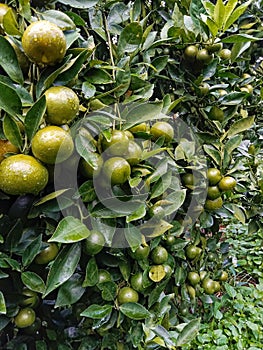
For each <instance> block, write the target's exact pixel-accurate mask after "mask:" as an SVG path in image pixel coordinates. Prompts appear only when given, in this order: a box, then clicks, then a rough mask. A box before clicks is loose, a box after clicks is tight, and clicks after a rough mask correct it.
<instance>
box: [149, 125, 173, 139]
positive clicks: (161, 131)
mask: <svg viewBox="0 0 263 350" xmlns="http://www.w3.org/2000/svg"><path fill="white" fill-rule="evenodd" d="M150 133H151V134H152V138H153V140H157V139H158V138H159V137H164V141H165V142H170V141H172V139H173V138H174V129H173V127H172V125H170V124H169V123H167V122H156V123H154V124H153V125H152V126H151V128H150Z"/></svg>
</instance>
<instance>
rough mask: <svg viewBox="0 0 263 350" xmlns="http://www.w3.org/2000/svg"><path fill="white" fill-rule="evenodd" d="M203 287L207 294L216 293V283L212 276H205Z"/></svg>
mask: <svg viewBox="0 0 263 350" xmlns="http://www.w3.org/2000/svg"><path fill="white" fill-rule="evenodd" d="M202 287H203V288H204V292H205V293H206V294H214V293H215V289H216V286H215V283H214V281H213V280H212V279H211V278H205V279H204V280H203V282H202Z"/></svg>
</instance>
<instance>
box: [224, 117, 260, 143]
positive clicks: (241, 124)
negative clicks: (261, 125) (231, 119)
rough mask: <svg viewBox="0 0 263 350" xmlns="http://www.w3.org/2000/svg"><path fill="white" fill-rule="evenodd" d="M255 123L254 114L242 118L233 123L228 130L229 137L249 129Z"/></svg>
mask: <svg viewBox="0 0 263 350" xmlns="http://www.w3.org/2000/svg"><path fill="white" fill-rule="evenodd" d="M253 124H254V116H250V117H247V118H243V119H240V120H238V121H236V122H235V123H234V124H232V125H231V127H230V128H229V130H228V132H227V137H228V138H230V137H232V136H234V135H236V134H239V133H241V132H243V131H245V130H248V129H250V128H251V126H252V125H253Z"/></svg>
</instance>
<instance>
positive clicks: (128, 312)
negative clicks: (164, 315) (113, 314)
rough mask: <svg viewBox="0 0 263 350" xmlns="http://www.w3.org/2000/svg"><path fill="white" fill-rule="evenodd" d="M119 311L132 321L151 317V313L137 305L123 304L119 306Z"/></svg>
mask: <svg viewBox="0 0 263 350" xmlns="http://www.w3.org/2000/svg"><path fill="white" fill-rule="evenodd" d="M120 311H121V312H122V313H123V314H124V315H125V316H127V317H128V318H131V319H132V320H144V319H145V318H148V317H150V316H151V313H150V312H149V311H148V310H147V309H146V308H145V307H144V306H143V305H141V304H139V303H124V304H122V305H120Z"/></svg>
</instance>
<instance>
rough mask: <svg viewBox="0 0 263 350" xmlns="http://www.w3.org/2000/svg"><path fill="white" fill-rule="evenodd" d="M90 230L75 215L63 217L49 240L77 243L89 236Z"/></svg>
mask: <svg viewBox="0 0 263 350" xmlns="http://www.w3.org/2000/svg"><path fill="white" fill-rule="evenodd" d="M89 235H90V230H89V229H88V228H87V226H86V225H84V224H83V223H82V222H81V221H80V220H79V219H77V218H74V217H73V216H67V217H65V218H63V219H62V220H61V221H60V222H59V224H58V226H57V228H56V230H55V232H54V233H53V235H52V236H51V238H49V240H48V242H60V243H75V242H78V241H81V240H83V239H85V238H87V237H88V236H89Z"/></svg>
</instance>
